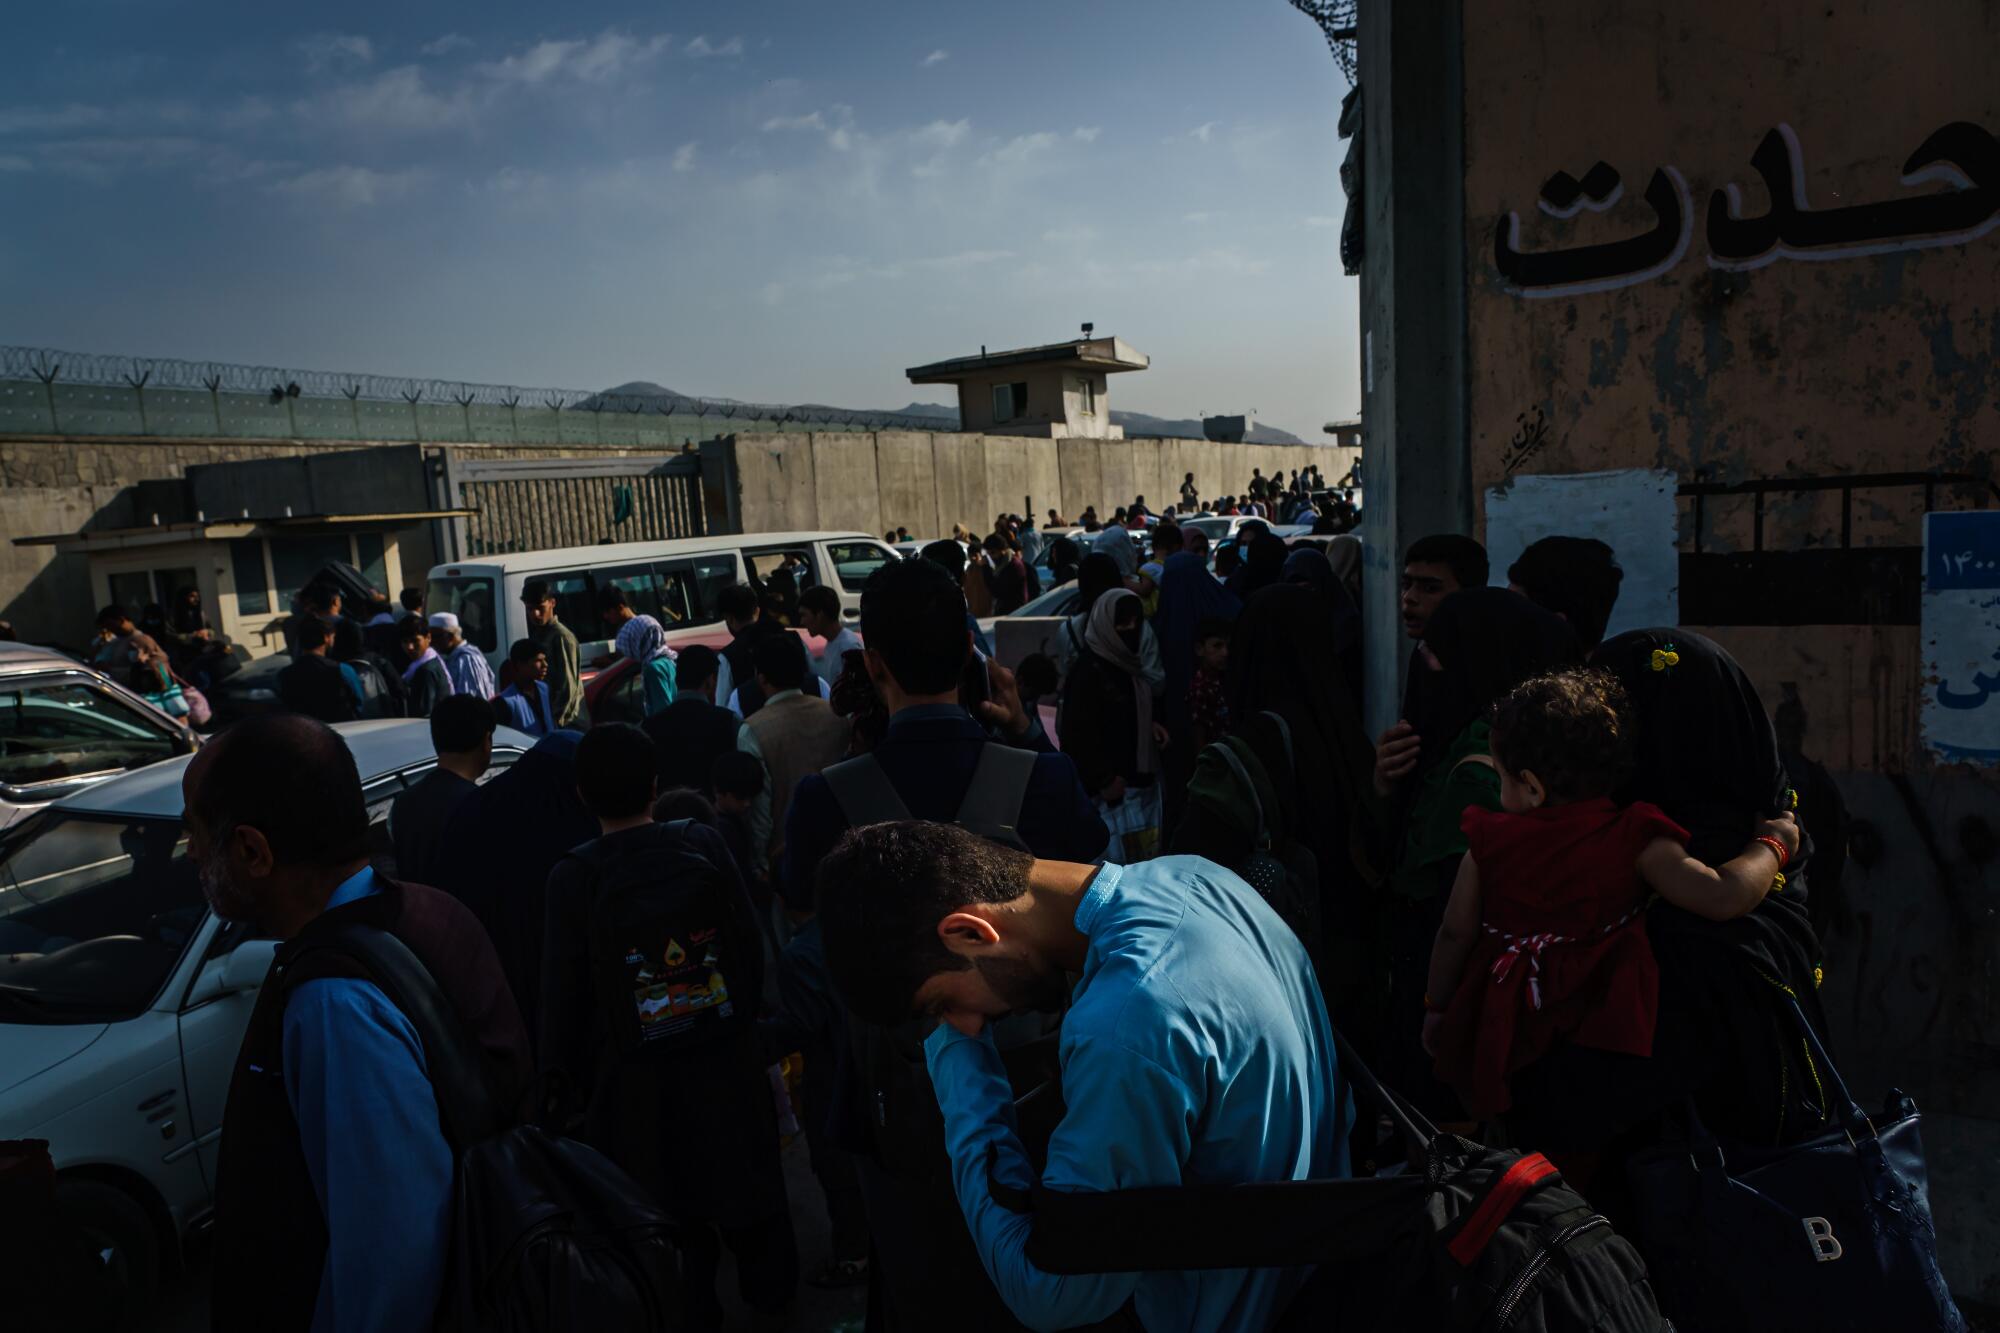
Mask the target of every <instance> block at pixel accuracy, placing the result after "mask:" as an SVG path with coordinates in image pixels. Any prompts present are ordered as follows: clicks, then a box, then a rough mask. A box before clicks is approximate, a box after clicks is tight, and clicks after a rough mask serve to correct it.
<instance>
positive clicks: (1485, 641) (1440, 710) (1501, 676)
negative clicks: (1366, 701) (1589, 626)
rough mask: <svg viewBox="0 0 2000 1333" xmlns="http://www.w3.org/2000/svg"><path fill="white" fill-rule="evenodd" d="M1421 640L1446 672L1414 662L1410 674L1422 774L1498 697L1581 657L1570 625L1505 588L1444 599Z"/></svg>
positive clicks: (1464, 591) (1460, 593)
mask: <svg viewBox="0 0 2000 1333" xmlns="http://www.w3.org/2000/svg"><path fill="white" fill-rule="evenodd" d="M1424 643H1425V644H1426V645H1428V646H1429V648H1430V650H1431V652H1433V653H1435V654H1436V655H1437V659H1438V662H1439V664H1440V665H1442V666H1443V668H1444V669H1443V670H1442V671H1426V670H1424V669H1423V668H1422V666H1421V665H1419V666H1418V668H1417V670H1416V671H1415V673H1414V676H1413V678H1414V679H1415V680H1416V681H1417V682H1419V684H1418V688H1420V689H1421V690H1422V691H1423V696H1424V697H1423V706H1422V708H1421V709H1420V710H1419V713H1418V715H1419V716H1420V717H1421V718H1422V720H1423V726H1424V733H1423V741H1424V749H1423V758H1422V760H1421V761H1420V763H1419V771H1420V772H1421V771H1422V770H1424V769H1428V768H1429V767H1430V766H1431V765H1432V764H1433V763H1435V762H1436V761H1437V760H1438V759H1439V758H1441V757H1442V756H1443V755H1444V753H1445V752H1446V751H1447V750H1449V749H1450V748H1451V746H1452V743H1453V742H1454V741H1456V740H1457V739H1458V737H1459V734H1460V733H1461V732H1463V731H1464V730H1465V729H1466V728H1467V727H1469V726H1471V725H1472V724H1473V723H1474V722H1476V721H1478V720H1479V719H1480V718H1482V717H1484V716H1485V715H1486V710H1487V709H1489V708H1491V707H1492V706H1493V705H1494V704H1495V703H1496V702H1498V701H1499V699H1500V696H1501V695H1503V694H1505V693H1507V691H1509V690H1511V689H1513V688H1514V687H1515V686H1516V685H1519V684H1520V683H1521V682H1522V681H1524V680H1527V679H1529V678H1530V677H1533V676H1539V675H1541V674H1542V673H1543V672H1545V671H1555V670H1558V669H1559V668H1562V667H1566V666H1570V665H1572V664H1574V663H1575V662H1576V661H1578V659H1579V658H1580V657H1581V656H1582V654H1580V653H1579V652H1578V651H1577V646H1576V635H1575V634H1573V633H1571V632H1570V627H1569V623H1568V622H1567V621H1565V620H1564V619H1563V618H1562V617H1561V616H1558V615H1556V614H1555V613H1553V612H1550V611H1544V610H1543V609H1542V608H1541V607H1539V606H1536V605H1535V604H1534V603H1533V602H1531V601H1529V600H1528V599H1527V598H1525V597H1523V596H1521V594H1520V593H1517V592H1509V591H1508V590H1507V589H1505V588H1465V589H1462V590H1460V591H1458V592H1455V593H1452V594H1451V595H1450V596H1448V597H1446V598H1445V599H1444V600H1443V601H1441V602H1439V603H1438V607H1437V610H1436V611H1434V612H1432V613H1431V619H1430V623H1429V624H1428V625H1426V626H1425V627H1424Z"/></svg>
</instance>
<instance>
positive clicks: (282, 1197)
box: [182, 716, 532, 1333]
mask: <svg viewBox="0 0 2000 1333" xmlns="http://www.w3.org/2000/svg"><path fill="white" fill-rule="evenodd" d="M182 790H183V795H184V797H185V800H186V822H187V828H188V835H189V837H188V860H189V861H190V862H191V863H193V865H194V866H196V867H198V868H199V871H200V874H201V877H202V887H203V890H204V892H205V893H206V895H207V897H208V900H209V903H210V905H211V906H212V907H213V908H214V909H215V911H216V912H217V914H218V915H220V916H222V917H223V918H225V919H227V920H230V921H241V922H246V923H250V924H251V925H252V926H253V927H254V928H255V929H256V930H257V931H259V932H261V933H263V934H266V935H272V936H276V937H277V938H278V939H280V940H282V941H284V943H282V944H281V945H280V946H279V949H278V954H277V958H276V960H275V962H274V964H273V969H272V974H271V976H270V977H269V978H267V979H266V984H265V985H264V987H263V989H262V991H261V993H260V994H259V995H258V999H257V1007H256V1009H255V1010H254V1011H253V1013H252V1015H251V1018H250V1023H249V1027H248V1029H247V1030H246V1032H245V1035H244V1040H243V1048H242V1052H241V1054H240V1055H239V1057H238V1062H237V1068H236V1073H235V1076H234V1077H233V1078H232V1080H231V1082H230V1088H229V1099H228V1102H227V1105H226V1107H225V1110H224V1113H223V1128H224V1135H223V1143H222V1156H221V1162H220V1168H219V1171H218V1174H217V1182H216V1210H215V1217H216V1228H215V1282H214V1294H213V1308H214V1324H215V1327H216V1328H217V1329H219V1330H234V1329H245V1330H250V1329H254V1330H258V1333H272V1331H279V1330H307V1329H310V1330H312V1333H345V1331H346V1330H355V1331H356V1333H359V1331H360V1330H371V1331H373V1333H380V1331H381V1330H391V1331H394V1330H410V1331H411V1333H416V1331H417V1330H424V1329H429V1328H431V1327H432V1326H433V1323H434V1320H435V1318H436V1315H437V1310H438V1305H439V1301H440V1298H441V1296H442V1293H443V1288H444V1278H445V1269H446V1260H447V1257H448V1248H449V1244H450V1240H451V1205H452V1182H453V1170H454V1161H455V1154H454V1152H453V1150H452V1146H451V1144H450V1143H449V1142H448V1141H447V1139H446V1136H445V1130H444V1127H443V1125H442V1124H441V1123H440V1120H439V1115H438V1107H437V1097H436V1094H435V1092H434V1091H433V1090H432V1087H431V1083H430V1077H429V1074H428V1071H427V1066H426V1063H425V1058H424V1049H423V1043H422V1041H421V1040H420V1039H419V1038H418V1036H417V1032H416V1029H415V1027H414V1026H413V1025H412V1024H411V1023H410V1021H409V1019H408V1018H406V1017H405V1016H404V1015H403V1013H402V1011H401V1010H399V1009H397V1008H396V1006H395V1005H394V1004H393V1003H392V1002H391V1001H390V999H389V998H388V996H387V995H385V994H384V993H383V992H382V990H381V989H380V988H378V987H377V986H376V985H375V984H374V983H373V982H370V981H366V980H363V979H362V978H361V977H360V976H359V975H353V974H346V973H341V972H340V971H339V969H338V968H335V969H333V971H334V974H324V973H325V972H326V971H327V956H326V955H325V954H323V953H321V954H310V955H309V956H310V957H311V958H312V959H313V964H314V965H313V966H312V967H311V968H309V969H307V970H306V971H304V972H302V973H298V974H294V975H293V976H292V977H291V978H290V979H289V984H287V978H286V972H287V969H289V968H290V966H291V964H292V962H293V960H295V959H300V958H301V957H302V956H308V950H309V948H310V946H311V945H312V944H313V943H314V942H315V941H316V940H318V939H321V938H324V936H325V935H326V934H327V932H328V931H329V930H330V929H333V928H336V927H338V926H340V925H342V924H345V923H354V924H359V925H365V926H373V927H375V928H378V929H381V930H385V931H387V932H388V933H390V934H392V935H394V936H396V937H397V938H398V939H400V940H402V941H403V942H404V943H405V944H406V945H408V946H409V947H410V949H411V951H412V952H414V953H415V954H416V956H417V958H418V959H419V960H420V961H421V962H422V963H423V964H424V965H425V967H426V968H428V969H429V971H430V972H431V974H432V976H433V977H434V978H435V979H436V981H437V983H438V987H439V989H440V990H441V991H442V992H443V993H444V996H445V998H446V1000H447V1001H448V1002H449V1003H450V1004H451V1007H452V1009H453V1011H454V1012H455V1013H456V1014H457V1015H458V1018H459V1020H460V1022H462V1023H463V1024H464V1025H465V1028H466V1030H467V1032H468V1034H469V1035H471V1036H472V1037H473V1038H474V1040H475V1041H477V1042H478V1043H479V1045H480V1046H481V1047H482V1048H483V1049H484V1050H485V1052H486V1053H487V1057H488V1070H487V1072H488V1074H489V1077H490V1078H491V1086H493V1087H494V1088H495V1089H496V1091H499V1092H500V1093H501V1095H502V1096H503V1097H505V1098H507V1099H508V1100H509V1101H511V1099H512V1096H513V1095H514V1093H515V1092H516V1091H517V1090H518V1089H519V1088H521V1087H523V1086H525V1084H526V1082H527V1078H528V1076H529V1074H530V1073H531V1072H532V1068H531V1061H530V1057H529V1054H528V1044H527V1033H526V1031H525V1030H524V1029H523V1027H522V1025H521V1020H520V1016H519V1014H518V1013H517V1012H516V1010H515V1007H514V1000H513V997H512V995H511V994H510V993H509V992H508V990H507V984H506V980H505V978H504V976H503V975H502V973H501V971H500V965H499V961H498V959H497V958H496V957H495V955H494V953H493V946H492V945H491V943H489V942H488V940H487V938H486V933H485V932H484V931H483V930H482V929H480V926H479V923H478V921H477V919H476V918H474V917H473V916H472V914H471V912H470V911H469V910H467V909H466V908H465V907H464V906H463V905H461V904H459V903H458V902H457V901H456V900H455V899H453V898H451V897H450V896H448V895H446V894H443V893H440V892H438V891H437V890H435V889H427V888H424V887H422V886H421V885H401V884H397V883H394V882H392V881H390V880H387V879H384V878H383V877H382V876H380V875H377V874H376V873H375V871H374V870H373V869H372V868H371V867H370V866H369V864H368V810H367V805H366V802H365V800H364V798H363V796H362V792H361V780H360V777H359V775H358V774H357V772H356V770H355V766H354V758H353V756H352V755H351V754H350V753H349V752H348V749H347V746H346V745H345V743H343V742H342V741H341V739H340V737H339V736H338V735H336V734H335V733H334V732H333V731H332V730H331V729H329V728H328V727H326V726H325V725H323V724H321V723H318V722H315V721H312V720H310V719H307V718H302V717H296V716H281V717H268V718H253V719H250V720H248V721H244V722H240V723H238V724H237V725H236V726H235V727H232V728H231V729H230V730H229V731H228V732H227V733H225V734H224V735H223V736H221V737H220V738H218V739H217V740H216V741H215V742H213V743H212V744H210V745H208V746H206V747H204V748H203V749H202V751H201V753H200V754H198V755H197V756H196V757H195V758H194V760H193V761H192V762H191V763H190V764H189V765H188V769H187V773H186V775H185V776H184V778H183V779H182Z"/></svg>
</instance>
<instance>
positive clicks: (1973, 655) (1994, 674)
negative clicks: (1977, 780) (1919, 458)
mask: <svg viewBox="0 0 2000 1333" xmlns="http://www.w3.org/2000/svg"><path fill="white" fill-rule="evenodd" d="M1923 636H1924V685H1923V689H1924V701H1923V730H1924V742H1925V744H1926V745H1928V746H1929V747H1930V748H1931V750H1932V751H1934V752H1935V753H1936V754H1937V756H1938V757H1939V758H1940V759H1944V760H1946V761H1949V762H1955V763H1977V764H1994V763H2000V510H1989V509H1972V510H1959V511H1956V512H1953V513H1947V514H1926V515H1925V516H1924V604H1923Z"/></svg>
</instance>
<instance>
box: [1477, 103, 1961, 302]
mask: <svg viewBox="0 0 2000 1333" xmlns="http://www.w3.org/2000/svg"><path fill="white" fill-rule="evenodd" d="M1750 165H1751V167H1752V168H1754V169H1755V170H1756V172H1757V174H1758V175H1759V176H1760V177H1762V178H1763V181H1764V187H1765V189H1766V190H1767V191H1768V192H1769V194H1770V199H1771V203H1770V208H1769V209H1768V210H1767V211H1766V212H1765V213H1764V214H1763V215H1762V216H1758V217H1746V216H1745V215H1744V201H1743V192H1742V190H1741V189H1740V188H1739V187H1738V186H1737V185H1736V184H1735V183H1734V182H1731V183H1729V184H1726V185H1724V186H1723V187H1722V188H1721V189H1719V190H1716V191H1715V192H1714V193H1713V194H1711V195H1710V196H1709V200H1708V215H1707V218H1706V220H1705V233H1706V234H1705V240H1706V243H1707V247H1708V263H1709V267H1711V268H1720V269H1752V268H1761V267H1763V266H1764V265H1766V264H1770V263H1774V262H1776V261H1777V260H1780V259H1797V260H1828V259H1851V258H1854V257H1857V256H1860V255H1875V254H1886V253H1888V252H1890V251H1895V250H1917V249H1924V248H1927V247H1931V246H1939V245H1959V244H1963V243H1964V242H1966V241H1971V240H1976V239H1977V238H1979V237H1981V236H1984V235H1985V234H1986V233H1988V232H1990V231H1992V230H1993V229H1994V228H1995V226H2000V140H1996V139H1995V138H1994V136H1993V135H1992V134H1991V133H1989V132H1988V131H1987V130H1985V129H1984V128H1982V127H1981V126H1978V125H1974V124H1971V123H1969V122H1967V121H1954V122H1952V123H1951V124H1949V125H1946V126H1944V127H1943V128H1942V129H1939V130H1937V131H1936V132H1935V133H1933V134H1932V135H1931V136H1930V137H1929V138H1927V139H1925V140H1924V141H1923V143H1921V144H1920V145H1918V147H1917V150H1916V151H1915V152H1913V153H1911V154H1910V157H1909V160H1908V161H1907V162H1905V163H1904V164H1903V174H1902V178H1901V182H1902V184H1903V185H1904V186H1905V187H1922V186H1927V185H1930V186H1938V187H1942V188H1937V189H1932V190H1929V191H1927V192H1925V193H1922V194H1916V195H1910V196H1906V197H1904V198H1901V199H1891V200H1884V201H1881V202H1877V203H1866V204H1850V205H1848V206H1847V207H1844V208H1814V207H1812V205H1811V204H1810V203H1809V202H1808V201H1807V199H1806V173H1805V157H1804V153H1803V152H1802V151H1801V149H1800V147H1799V136H1798V134H1797V133H1796V132H1795V131H1794V130H1793V129H1792V127H1791V126H1790V125H1779V126H1777V127H1776V128H1775V129H1773V130H1771V131H1770V132H1769V133H1768V134H1766V135H1765V136H1764V138H1763V141H1762V142H1761V143H1759V144H1758V145H1757V150H1756V151H1755V152H1754V153H1752V154H1751V155H1750ZM1624 194H1625V187H1624V183H1623V181H1622V180H1621V179H1620V177H1619V174H1618V172H1617V170H1616V169H1615V168H1613V167H1611V166H1610V165H1609V164H1607V163H1604V162H1599V163H1597V164H1596V165H1595V166H1593V167H1591V168H1590V170H1589V171H1587V172H1585V173H1584V175H1583V178H1582V179H1581V180H1579V179H1577V178H1576V177H1574V176H1571V175H1570V174H1569V173H1568V172H1564V171H1558V172H1557V173H1556V174H1555V175H1553V176H1551V177H1549V179H1548V180H1547V181H1545V182H1544V183H1543V185H1542V190H1541V196H1540V198H1539V199H1538V200H1537V201H1536V203H1537V207H1538V208H1539V209H1540V210H1541V211H1542V212H1543V213H1545V214H1547V215H1548V216H1550V217H1553V218H1558V219H1567V218H1573V217H1576V216H1577V215H1578V214H1580V213H1584V212H1591V213H1604V212H1608V211H1610V210H1611V209H1612V208H1614V207H1616V206H1617V204H1618V203H1619V202H1620V201H1621V200H1622V199H1623V198H1624ZM1642 198H1643V200H1644V202H1645V203H1646V205H1647V207H1649V208H1651V209H1652V211H1653V214H1654V224H1653V227H1652V229H1651V230H1649V231H1647V232H1645V233H1643V234H1641V235H1638V236H1631V237H1627V238H1625V239H1624V240H1618V241H1608V242H1603V243H1600V244H1596V245H1586V246H1578V247H1575V248H1573V249H1568V250H1525V249H1523V248H1522V241H1521V215H1520V214H1519V213H1518V212H1510V213H1508V214H1506V215H1505V216H1503V217H1502V218H1501V219H1500V222H1499V226H1498V228H1497V230H1496V234H1495V236H1494V242H1493V262H1494V265H1495V267H1497V268H1498V269H1499V270H1500V276H1501V278H1502V280H1503V281H1504V283H1505V285H1506V286H1507V288H1508V290H1510V291H1513V292H1515V293H1516V294H1518V295H1520V296H1524V297H1550V296H1572V295H1578V294H1581V293H1585V292H1602V291H1611V290H1613V289H1615V288H1619V287H1629V286H1632V285H1633V284H1635V283H1641V282H1646V281H1649V280H1651V279H1653V278H1656V277H1659V276H1660V275H1661V274H1663V273H1666V272H1667V271H1668V270H1670V269H1672V268H1673V267H1674V266H1675V265H1677V264H1679V263H1680V262H1681V260H1683V259H1684V258H1686V256H1687V252H1688V249H1689V247H1690V244H1691V242H1692V238H1693V235H1694V231H1695V212H1694V198H1693V195H1692V194H1691V193H1690V191H1689V189H1688V184H1687V180H1686V179H1685V178H1684V177H1683V176H1682V175H1681V173H1680V171H1679V170H1677V169H1676V168H1674V167H1671V166H1662V167H1659V168H1656V169H1655V170H1654V172H1653V174H1652V176H1651V177H1650V178H1649V179H1648V181H1647V182H1646V190H1645V194H1644V195H1643V196H1642Z"/></svg>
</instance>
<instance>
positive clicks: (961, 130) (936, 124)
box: [910, 120, 972, 148]
mask: <svg viewBox="0 0 2000 1333" xmlns="http://www.w3.org/2000/svg"><path fill="white" fill-rule="evenodd" d="M971 129H972V122H971V121H969V120H934V121H932V122H931V123H930V124H928V125H926V126H924V127H923V128H922V129H920V130H917V131H916V132H915V133H913V134H911V135H910V140H911V142H913V143H917V144H921V145H924V146H925V147H929V148H955V147H957V146H958V143H959V141H960V140H962V139H963V138H965V136H966V134H967V132H968V131H970V130H971Z"/></svg>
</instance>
